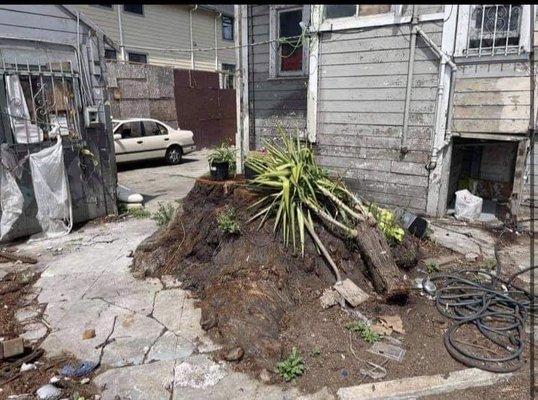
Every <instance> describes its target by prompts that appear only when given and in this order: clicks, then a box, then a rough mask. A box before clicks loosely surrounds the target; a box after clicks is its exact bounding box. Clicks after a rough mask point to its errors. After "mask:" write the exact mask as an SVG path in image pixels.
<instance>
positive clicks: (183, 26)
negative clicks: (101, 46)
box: [74, 4, 235, 71]
mask: <svg viewBox="0 0 538 400" xmlns="http://www.w3.org/2000/svg"><path fill="white" fill-rule="evenodd" d="M74 7H76V8H77V9H78V10H80V11H81V12H82V13H84V14H85V15H86V16H88V17H89V18H90V19H91V20H92V21H93V22H94V23H95V24H96V25H97V26H99V27H100V28H102V29H103V30H104V31H105V32H106V33H107V34H108V35H109V36H110V37H111V38H112V39H113V40H114V41H115V42H116V43H117V44H118V46H119V43H120V42H119V29H118V7H122V5H118V4H115V5H113V6H112V9H110V8H107V7H102V6H99V5H82V4H79V5H76V6H74ZM190 9H191V7H189V6H186V5H173V4H144V15H143V16H142V15H136V14H133V13H129V12H123V13H122V21H123V39H124V42H125V48H126V51H134V52H138V53H146V54H148V62H150V63H151V64H156V65H166V66H174V67H177V68H190V66H191V56H190V52H181V53H178V52H175V53H172V52H162V51H159V50H144V49H136V48H129V45H138V46H144V47H153V48H175V49H177V48H180V49H190V32H189V10H190ZM216 16H217V14H216V13H212V12H208V11H206V10H201V9H198V10H196V11H194V12H193V13H192V25H193V41H194V43H195V48H213V47H214V46H215V25H214V23H215V22H214V21H215V17H216ZM217 45H218V47H226V46H233V45H234V41H233V40H223V39H222V22H221V21H220V19H219V20H218V21H217ZM218 58H219V64H220V63H229V64H235V52H234V50H233V49H224V50H219V52H218ZM219 68H220V66H219ZM195 69H200V70H204V71H214V70H215V52H213V51H203V52H195Z"/></svg>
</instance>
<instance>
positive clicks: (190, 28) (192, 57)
mask: <svg viewBox="0 0 538 400" xmlns="http://www.w3.org/2000/svg"><path fill="white" fill-rule="evenodd" d="M197 9H198V4H195V5H194V7H193V8H191V9H190V11H189V33H190V37H191V69H194V67H195V64H194V40H193V34H192V13H193V12H194V11H196V10H197Z"/></svg>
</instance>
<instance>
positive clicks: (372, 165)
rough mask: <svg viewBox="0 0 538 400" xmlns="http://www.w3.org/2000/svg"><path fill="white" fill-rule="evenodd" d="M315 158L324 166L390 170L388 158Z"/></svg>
mask: <svg viewBox="0 0 538 400" xmlns="http://www.w3.org/2000/svg"><path fill="white" fill-rule="evenodd" d="M316 160H317V161H318V162H319V163H320V164H321V165H323V166H326V167H331V168H332V167H338V168H343V169H354V170H365V171H385V172H390V167H391V161H390V160H376V159H371V158H370V159H367V158H356V157H338V156H321V155H320V156H318V157H316Z"/></svg>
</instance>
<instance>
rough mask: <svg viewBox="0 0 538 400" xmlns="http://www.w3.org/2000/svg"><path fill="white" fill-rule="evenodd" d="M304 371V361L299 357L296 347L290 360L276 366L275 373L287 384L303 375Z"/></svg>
mask: <svg viewBox="0 0 538 400" xmlns="http://www.w3.org/2000/svg"><path fill="white" fill-rule="evenodd" d="M304 369H305V367H304V363H303V359H302V358H301V356H300V355H299V352H298V351H297V348H295V347H294V348H293V349H292V350H291V353H290V355H289V356H288V358H286V359H285V360H283V361H280V362H279V363H277V364H276V370H275V372H277V373H278V374H279V375H280V376H281V377H282V379H284V380H285V381H286V382H289V381H291V380H292V379H294V378H296V377H298V376H299V375H302V374H303V372H304Z"/></svg>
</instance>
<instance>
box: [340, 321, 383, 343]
mask: <svg viewBox="0 0 538 400" xmlns="http://www.w3.org/2000/svg"><path fill="white" fill-rule="evenodd" d="M346 329H348V330H350V331H351V332H358V333H359V334H360V335H361V338H362V340H364V341H365V342H366V343H375V342H379V341H380V340H381V336H379V334H378V333H375V332H374V331H373V330H372V328H371V327H369V326H368V325H366V324H365V323H364V322H362V321H355V322H351V323H349V324H347V325H346Z"/></svg>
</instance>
